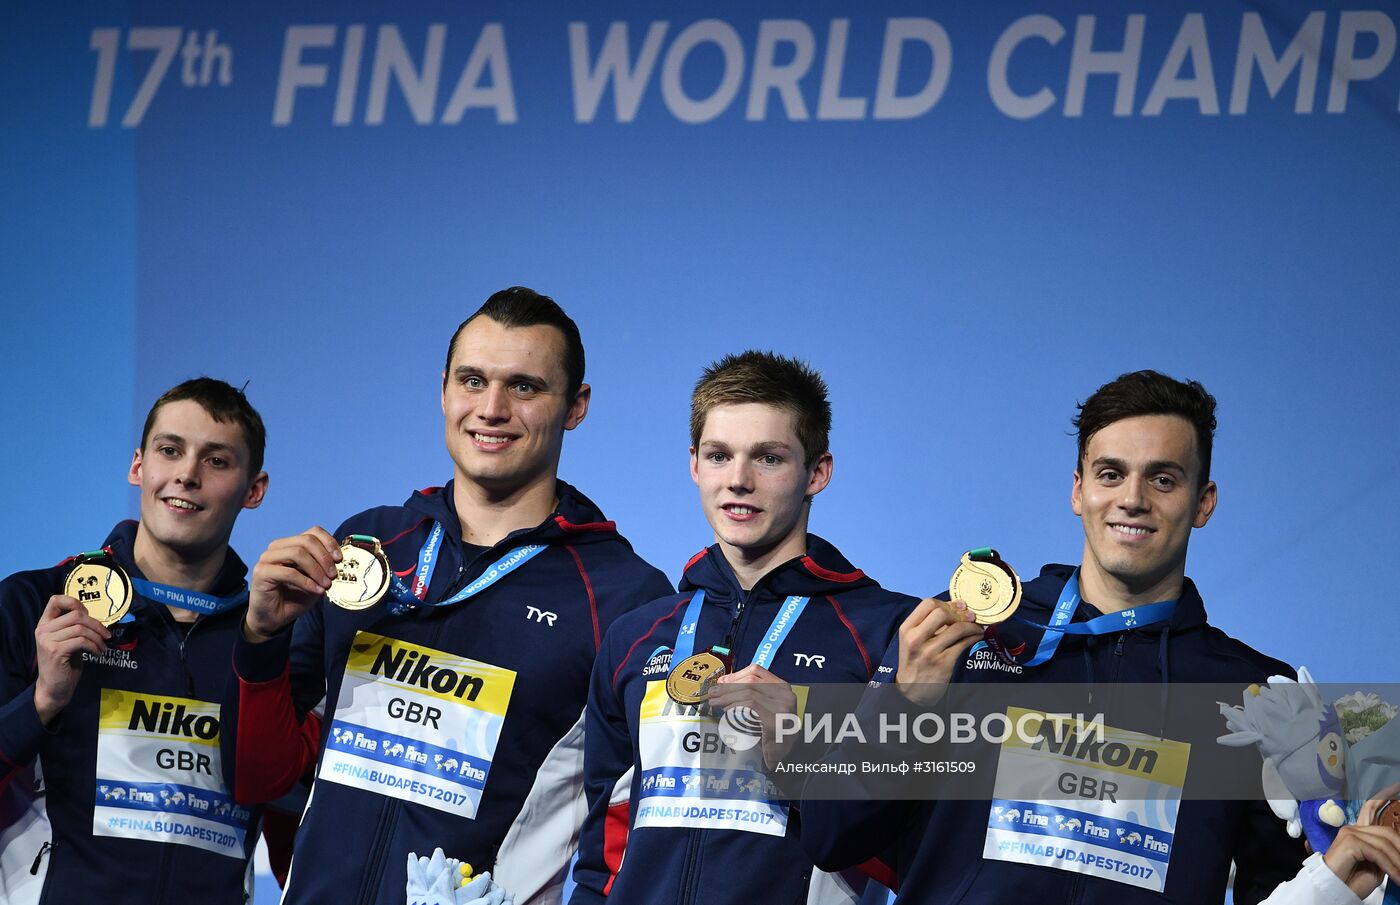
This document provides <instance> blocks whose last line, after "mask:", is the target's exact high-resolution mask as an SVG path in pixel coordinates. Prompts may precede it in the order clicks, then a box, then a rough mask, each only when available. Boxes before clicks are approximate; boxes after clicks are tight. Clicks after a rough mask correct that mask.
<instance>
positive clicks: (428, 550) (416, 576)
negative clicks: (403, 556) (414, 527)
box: [389, 522, 548, 616]
mask: <svg viewBox="0 0 1400 905" xmlns="http://www.w3.org/2000/svg"><path fill="white" fill-rule="evenodd" d="M443 533H444V532H443V528H442V523H441V522H434V523H433V530H432V531H431V532H430V533H429V534H428V539H427V540H426V541H424V542H423V546H422V548H421V549H420V550H419V551H418V566H417V568H416V569H414V572H413V586H412V587H409V586H408V585H407V584H405V583H404V581H403V579H402V578H399V577H398V576H397V575H395V574H394V573H393V572H392V571H391V572H390V573H389V576H390V577H389V594H390V596H392V597H393V598H394V602H393V603H391V604H390V605H389V612H391V613H393V614H394V615H395V616H402V615H403V614H405V613H407V612H410V611H412V610H415V609H418V608H419V607H424V606H452V605H453V604H457V603H461V602H462V601H464V600H468V599H470V598H472V597H475V596H476V595H477V594H480V593H481V592H482V591H484V590H486V589H487V588H489V587H491V586H492V585H493V584H495V583H496V582H498V581H500V580H501V579H502V578H505V577H506V576H507V575H509V574H510V573H512V572H514V571H515V570H517V569H519V568H520V567H521V566H523V565H525V564H526V563H527V562H529V561H530V560H532V559H534V558H535V557H536V556H538V555H539V554H541V553H543V552H544V550H545V548H546V547H547V546H548V545H547V544H524V545H522V546H519V547H516V548H514V549H513V550H511V551H510V552H508V553H507V554H506V555H505V556H502V557H501V558H500V559H498V560H496V561H495V562H494V563H492V564H491V565H490V566H488V567H487V568H486V571H485V572H482V573H481V575H480V576H479V577H478V578H477V579H476V580H475V581H473V582H472V583H471V584H469V585H467V586H466V587H465V588H462V589H461V590H460V591H458V592H457V593H456V594H453V595H452V596H451V597H449V598H447V599H446V600H437V601H434V602H432V603H429V602H428V600H427V597H428V587H429V585H430V584H431V583H432V580H433V572H434V571H436V569H437V564H438V551H439V550H440V549H441V547H442V538H443Z"/></svg>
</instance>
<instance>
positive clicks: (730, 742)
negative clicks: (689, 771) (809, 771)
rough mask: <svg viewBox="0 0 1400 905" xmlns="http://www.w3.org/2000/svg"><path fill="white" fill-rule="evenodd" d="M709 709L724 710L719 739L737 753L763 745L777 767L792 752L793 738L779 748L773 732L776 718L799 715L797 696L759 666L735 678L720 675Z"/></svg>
mask: <svg viewBox="0 0 1400 905" xmlns="http://www.w3.org/2000/svg"><path fill="white" fill-rule="evenodd" d="M709 700H710V706H711V707H712V708H714V709H716V710H723V711H724V712H723V713H722V714H721V715H720V724H719V735H720V739H721V740H722V741H723V742H724V743H725V745H727V746H728V747H730V748H732V749H733V750H735V751H746V750H748V749H749V748H752V747H753V746H754V745H756V744H758V743H759V742H760V741H762V742H763V757H764V760H765V761H766V762H767V763H768V765H769V766H774V765H776V764H777V763H778V761H780V760H782V759H783V757H784V756H786V754H787V753H788V751H790V750H791V749H792V745H793V741H794V739H792V738H789V739H787V740H785V743H784V744H782V745H777V744H776V743H775V739H774V729H775V727H776V725H777V715H778V714H780V713H792V714H795V713H797V695H795V694H794V693H793V691H792V686H791V685H789V684H788V683H787V682H785V681H783V680H782V679H780V678H779V677H777V676H776V675H774V674H773V673H771V672H769V671H768V670H766V669H764V668H763V667H762V666H759V665H757V664H750V665H749V666H746V667H744V668H743V669H741V670H739V671H738V672H736V673H734V674H733V675H727V676H721V677H719V678H718V679H716V681H715V682H714V684H713V685H712V686H711V688H710V698H709Z"/></svg>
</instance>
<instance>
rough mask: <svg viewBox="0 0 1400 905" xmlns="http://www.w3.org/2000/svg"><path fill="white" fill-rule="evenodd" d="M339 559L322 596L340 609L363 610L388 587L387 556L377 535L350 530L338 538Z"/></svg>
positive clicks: (376, 599)
mask: <svg viewBox="0 0 1400 905" xmlns="http://www.w3.org/2000/svg"><path fill="white" fill-rule="evenodd" d="M340 556H341V560H340V562H338V563H336V564H335V581H332V582H331V586H330V590H328V591H326V596H327V597H329V598H330V601H331V603H333V604H335V605H336V606H338V607H340V608H341V609H343V610H367V609H369V608H370V607H372V606H374V605H375V604H376V603H378V602H379V601H380V600H381V599H383V597H384V592H385V591H387V590H389V559H388V557H386V556H385V555H384V548H383V547H381V546H379V539H378V538H376V537H370V536H368V535H365V534H352V535H350V536H349V537H347V538H346V539H345V540H343V541H341V542H340Z"/></svg>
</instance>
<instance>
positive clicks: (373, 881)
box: [359, 564, 494, 905]
mask: <svg viewBox="0 0 1400 905" xmlns="http://www.w3.org/2000/svg"><path fill="white" fill-rule="evenodd" d="M463 571H464V569H463V567H462V566H461V565H460V564H459V565H458V566H457V578H456V579H455V580H454V581H453V586H456V585H457V584H458V583H460V582H461V580H462V573H463ZM448 596H449V597H450V596H451V594H450V593H449V595H448ZM441 637H442V621H441V620H439V621H438V623H437V624H436V625H434V626H433V632H432V634H431V635H430V636H429V637H428V644H430V645H437V644H438V643H439V639H440V638H441ZM382 797H383V798H384V807H383V810H381V811H380V812H379V823H378V825H377V826H376V827H375V830H374V838H373V840H372V842H371V844H370V848H369V851H370V852H372V853H378V857H377V858H376V859H375V860H374V861H373V862H371V863H370V864H369V870H367V871H366V872H365V878H364V882H363V883H362V884H361V886H360V897H359V901H360V902H363V903H365V905H373V903H374V902H375V896H376V892H377V891H378V888H379V878H380V877H382V876H383V875H384V862H385V858H386V855H385V854H384V853H385V852H386V851H388V848H389V846H388V845H387V844H386V843H387V841H388V839H389V838H390V837H391V836H392V835H393V833H392V827H393V826H394V824H395V823H396V822H397V821H398V815H399V809H400V808H401V807H402V806H403V803H402V802H401V801H400V800H399V799H397V798H390V797H388V796H382ZM493 866H494V865H493Z"/></svg>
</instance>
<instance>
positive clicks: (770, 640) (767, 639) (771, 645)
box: [671, 590, 811, 669]
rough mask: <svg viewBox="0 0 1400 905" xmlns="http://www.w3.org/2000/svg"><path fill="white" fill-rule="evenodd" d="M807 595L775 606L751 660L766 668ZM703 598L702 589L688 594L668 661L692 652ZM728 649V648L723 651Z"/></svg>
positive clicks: (683, 658)
mask: <svg viewBox="0 0 1400 905" xmlns="http://www.w3.org/2000/svg"><path fill="white" fill-rule="evenodd" d="M810 599H811V598H810V597H797V596H793V597H789V598H788V599H787V600H784V601H783V605H782V606H781V607H780V608H779V609H778V614H777V615H776V616H774V617H773V622H772V624H770V625H769V626H768V631H767V633H765V634H764V636H763V643H761V644H760V645H759V646H758V650H757V652H755V653H754V657H753V660H752V661H751V662H753V663H756V664H758V665H759V666H762V667H763V668H764V669H767V668H768V667H769V665H771V664H772V662H773V658H774V657H776V656H777V655H778V648H780V647H782V646H783V642H784V641H786V640H787V636H788V634H789V633H791V632H792V627H793V626H794V625H796V624H797V619H798V617H799V616H801V615H802V611H803V610H804V609H806V607H807V601H809V600H810ZM704 602H705V592H704V591H703V590H700V591H696V592H695V595H694V596H692V597H691V598H690V604H689V605H688V606H687V607H686V608H685V616H683V617H682V619H681V629H680V631H679V632H677V633H676V646H675V648H674V650H673V651H672V652H671V662H672V663H674V664H677V665H679V664H680V663H682V662H683V661H685V660H686V659H687V658H689V657H690V655H691V654H692V653H694V652H695V632H696V629H697V628H698V627H699V623H700V608H701V606H702V605H703V604H704ZM723 652H724V653H726V654H727V653H728V651H723Z"/></svg>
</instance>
